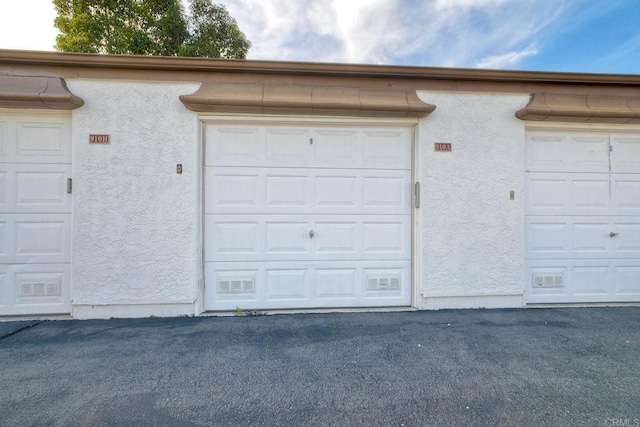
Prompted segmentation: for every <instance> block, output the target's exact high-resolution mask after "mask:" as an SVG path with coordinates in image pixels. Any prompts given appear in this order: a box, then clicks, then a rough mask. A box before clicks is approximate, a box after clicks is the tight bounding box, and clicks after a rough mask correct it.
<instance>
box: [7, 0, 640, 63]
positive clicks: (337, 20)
mask: <svg viewBox="0 0 640 427" xmlns="http://www.w3.org/2000/svg"><path fill="white" fill-rule="evenodd" d="M187 3H188V0H185V4H187ZM216 3H222V4H224V5H225V6H226V7H227V9H228V10H229V12H230V13H231V15H232V16H233V17H235V18H236V19H237V21H238V24H239V25H240V28H241V30H242V31H243V32H244V33H245V34H246V36H247V38H248V39H249V40H251V42H252V43H253V47H252V48H251V50H250V52H249V55H248V58H249V59H268V60H286V61H313V62H342V63H344V62H348V63H367V64H396V65H421V66H436V67H463V68H492V69H515V70H539V71H569V72H586V73H614V74H640V0H216ZM54 17H55V12H54V11H53V8H52V6H51V2H50V1H49V0H0V48H7V49H27V50H53V45H54V43H55V35H56V30H55V29H54V28H53V24H52V22H53V18H54Z"/></svg>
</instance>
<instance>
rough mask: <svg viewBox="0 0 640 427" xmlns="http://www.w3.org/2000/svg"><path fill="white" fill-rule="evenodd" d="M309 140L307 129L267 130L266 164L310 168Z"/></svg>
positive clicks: (310, 151)
mask: <svg viewBox="0 0 640 427" xmlns="http://www.w3.org/2000/svg"><path fill="white" fill-rule="evenodd" d="M311 138H312V136H311V133H310V131H309V130H308V129H307V128H273V129H267V153H266V154H267V155H266V160H267V162H268V163H269V164H270V165H287V164H289V165H295V166H297V167H303V166H311V165H312V163H313V157H312V154H313V151H312V149H313V147H312V145H313V144H311Z"/></svg>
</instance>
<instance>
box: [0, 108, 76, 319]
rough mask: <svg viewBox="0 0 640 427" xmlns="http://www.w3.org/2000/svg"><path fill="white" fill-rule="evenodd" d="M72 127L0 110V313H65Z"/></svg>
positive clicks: (60, 119)
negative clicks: (68, 189)
mask: <svg viewBox="0 0 640 427" xmlns="http://www.w3.org/2000/svg"><path fill="white" fill-rule="evenodd" d="M70 132H71V130H70V119H69V118H68V116H52V115H46V116H45V115H16V114H9V113H1V112H0V315H22V314H51V313H69V312H70V301H71V299H70V295H69V292H70V262H71V197H70V195H69V194H67V178H69V177H70V176H71V136H70V135H71V134H70Z"/></svg>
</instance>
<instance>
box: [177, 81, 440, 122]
mask: <svg viewBox="0 0 640 427" xmlns="http://www.w3.org/2000/svg"><path fill="white" fill-rule="evenodd" d="M180 100H181V101H182V102H183V104H184V105H185V106H186V107H187V108H188V109H190V110H193V111H197V112H208V113H255V114H303V115H327V114H330V115H337V116H351V117H394V118H397V117H402V118H407V117H411V118H420V117H426V116H428V115H429V114H430V113H431V112H432V111H433V110H435V108H436V107H435V106H434V105H431V104H427V103H424V102H422V101H421V100H420V99H419V98H418V96H417V95H416V92H415V91H412V90H404V89H384V90H366V89H362V88H349V87H331V86H304V85H293V84H291V85H281V84H261V83H246V84H245V83H204V84H203V85H202V86H201V87H200V88H199V89H198V90H197V91H196V92H195V93H193V94H190V95H181V96H180Z"/></svg>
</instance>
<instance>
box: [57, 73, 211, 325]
mask: <svg viewBox="0 0 640 427" xmlns="http://www.w3.org/2000/svg"><path fill="white" fill-rule="evenodd" d="M67 83H68V86H69V89H70V90H71V91H72V92H73V93H74V94H76V95H78V96H79V97H81V98H82V99H83V100H84V102H85V103H84V106H83V107H82V108H80V109H77V110H75V111H74V112H73V136H72V139H73V171H74V172H73V179H74V189H73V204H74V208H73V212H74V218H73V221H74V232H73V278H72V280H73V285H72V304H73V309H74V315H75V316H76V317H101V316H117V315H119V313H120V312H119V311H118V310H117V309H110V310H105V307H102V308H100V306H103V305H109V306H132V307H134V309H133V310H129V311H126V310H124V311H122V310H121V315H123V316H136V315H145V314H153V313H160V314H173V315H176V314H180V313H181V312H184V314H191V313H192V312H193V310H194V301H195V300H196V298H197V297H198V295H199V289H198V283H199V279H200V277H199V276H200V271H201V268H200V265H199V263H200V236H199V225H198V215H197V208H198V188H199V183H198V180H199V177H198V118H197V115H196V114H195V113H193V112H190V111H188V110H187V109H186V108H185V107H184V106H183V105H182V103H181V102H180V100H179V98H178V96H179V95H181V94H188V93H192V92H194V91H195V90H196V89H197V88H198V87H199V85H198V84H184V83H182V84H169V83H158V82H153V83H152V82H149V83H134V82H128V83H123V82H122V81H120V82H109V81H82V80H67ZM89 134H109V135H110V137H111V143H110V144H109V145H98V144H89ZM178 163H180V164H182V165H183V173H182V174H181V175H178V174H176V164H178ZM139 304H146V305H149V306H151V305H153V304H169V305H171V304H184V307H179V308H176V310H177V311H176V310H171V309H168V310H164V311H163V310H162V309H159V308H158V307H157V306H156V307H155V308H154V309H153V310H150V311H146V310H144V309H139V307H138V308H135V307H136V305H139ZM188 304H190V306H189V305H188ZM92 309H93V310H97V311H94V312H91V310H92ZM196 311H197V310H196ZM103 313H104V314H103Z"/></svg>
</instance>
